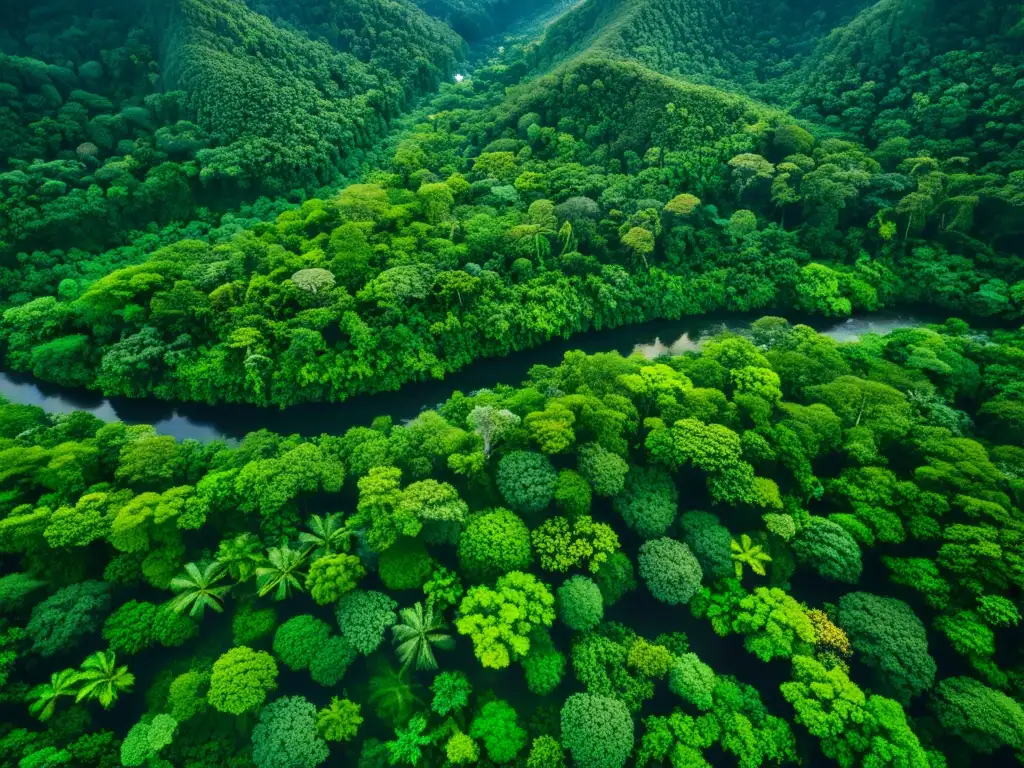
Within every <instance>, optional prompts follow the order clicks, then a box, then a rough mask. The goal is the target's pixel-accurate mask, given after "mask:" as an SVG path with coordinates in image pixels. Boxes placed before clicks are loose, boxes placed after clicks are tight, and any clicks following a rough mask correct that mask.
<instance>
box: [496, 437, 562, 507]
mask: <svg viewBox="0 0 1024 768" xmlns="http://www.w3.org/2000/svg"><path fill="white" fill-rule="evenodd" d="M495 482H496V483H497V485H498V490H499V491H501V495H502V496H503V497H504V498H505V501H507V502H508V504H509V506H510V507H512V509H515V510H517V511H519V512H522V513H523V514H536V513H539V512H542V511H544V510H545V509H546V508H547V506H548V504H550V503H551V499H552V498H554V495H555V488H556V487H557V486H558V473H557V472H555V468H554V467H553V466H552V465H551V461H550V459H548V458H547V456H543V455H541V454H539V453H533V452H531V451H513V452H512V453H508V454H506V455H505V456H503V457H502V458H501V461H500V462H498V472H497V475H496V476H495Z"/></svg>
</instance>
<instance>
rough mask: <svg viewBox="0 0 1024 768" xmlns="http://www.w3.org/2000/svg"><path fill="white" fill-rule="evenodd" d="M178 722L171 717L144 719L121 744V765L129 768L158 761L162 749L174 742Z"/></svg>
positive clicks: (158, 716) (160, 715)
mask: <svg viewBox="0 0 1024 768" xmlns="http://www.w3.org/2000/svg"><path fill="white" fill-rule="evenodd" d="M177 728H178V721H177V720H175V719H174V718H173V717H171V716H170V715H165V714H159V715H154V716H153V717H152V718H150V717H148V716H147V717H144V718H143V719H142V720H141V721H140V722H138V723H136V724H135V725H133V726H132V727H131V729H130V730H129V731H128V734H127V735H126V736H125V738H124V741H123V742H122V743H121V764H122V765H124V766H128V767H129V768H132V767H135V766H141V765H145V764H147V763H148V762H149V761H155V760H157V759H158V758H157V755H158V753H159V752H160V750H161V749H163V748H164V747H166V746H167V745H168V744H170V743H171V742H172V741H173V740H174V732H175V731H176V730H177Z"/></svg>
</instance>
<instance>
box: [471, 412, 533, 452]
mask: <svg viewBox="0 0 1024 768" xmlns="http://www.w3.org/2000/svg"><path fill="white" fill-rule="evenodd" d="M519 422H520V419H519V417H518V416H516V415H515V414H514V413H512V411H510V410H508V409H507V408H501V409H499V408H495V407H494V406H490V405H478V406H476V407H474V408H473V410H472V411H470V412H469V415H468V416H467V417H466V423H467V424H468V425H469V428H470V429H472V430H473V431H474V432H476V433H477V434H478V435H480V439H481V440H483V441H484V456H485V457H489V456H490V455H491V450H492V449H493V448H494V445H495V443H497V441H498V440H500V439H501V438H502V436H503V435H505V433H507V432H508V431H509V430H510V429H514V428H515V427H517V426H519Z"/></svg>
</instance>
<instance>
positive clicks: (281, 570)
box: [256, 544, 306, 600]
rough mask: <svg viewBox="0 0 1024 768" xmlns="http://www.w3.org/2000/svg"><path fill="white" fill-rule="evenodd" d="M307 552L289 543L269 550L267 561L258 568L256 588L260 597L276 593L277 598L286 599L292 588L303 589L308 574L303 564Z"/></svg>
mask: <svg viewBox="0 0 1024 768" xmlns="http://www.w3.org/2000/svg"><path fill="white" fill-rule="evenodd" d="M305 562H306V553H305V552H302V551H300V550H298V549H292V548H290V547H289V546H288V545H287V544H286V545H284V546H281V547H271V548H270V549H268V550H267V563H266V565H262V566H260V567H259V568H257V569H256V589H257V594H258V595H259V596H260V597H266V596H267V595H269V594H270V593H271V592H273V593H274V599H275V600H284V599H285V598H286V597H288V595H289V594H291V591H292V589H297V590H298V591H299V592H302V591H303V587H302V583H303V580H304V579H305V577H306V574H305V573H304V572H303V571H302V566H303V565H304V564H305Z"/></svg>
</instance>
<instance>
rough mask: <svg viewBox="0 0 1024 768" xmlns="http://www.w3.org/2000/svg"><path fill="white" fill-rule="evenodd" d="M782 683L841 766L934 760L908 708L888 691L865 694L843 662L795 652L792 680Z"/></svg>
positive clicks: (917, 767)
mask: <svg viewBox="0 0 1024 768" xmlns="http://www.w3.org/2000/svg"><path fill="white" fill-rule="evenodd" d="M779 688H780V689H781V691H782V695H783V697H785V699H786V701H788V702H790V703H791V704H792V705H793V709H794V710H795V712H796V715H795V718H794V719H795V720H796V722H797V723H800V724H801V725H804V726H805V727H806V728H807V730H808V731H810V732H811V734H812V735H814V736H817V737H818V739H819V740H820V741H821V751H822V753H824V755H825V756H826V757H828V758H831V759H832V760H835V761H836V762H837V763H838V764H839V765H840V766H841V768H853V767H854V766H862V765H906V766H908V768H927V766H928V765H929V761H928V758H927V756H926V754H925V751H924V750H923V749H922V748H921V744H920V743H919V742H918V739H917V736H916V735H915V734H914V732H913V731H912V730H911V729H910V726H909V725H908V724H907V718H906V714H905V713H904V711H903V708H902V707H901V706H900V705H899V704H898V703H897V702H895V701H893V700H892V699H886V698H885V697H883V696H871V697H866V696H865V695H864V692H863V691H862V690H861V689H860V688H858V687H857V686H856V685H855V684H854V683H852V682H851V681H850V678H849V677H848V676H847V674H846V672H845V671H843V669H842V667H839V666H836V667H833V668H832V669H826V668H825V667H824V666H823V665H822V664H821V663H819V662H818V661H816V660H815V659H813V658H810V657H808V656H794V657H793V680H792V681H791V682H786V683H783V684H782V685H781V686H779Z"/></svg>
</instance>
